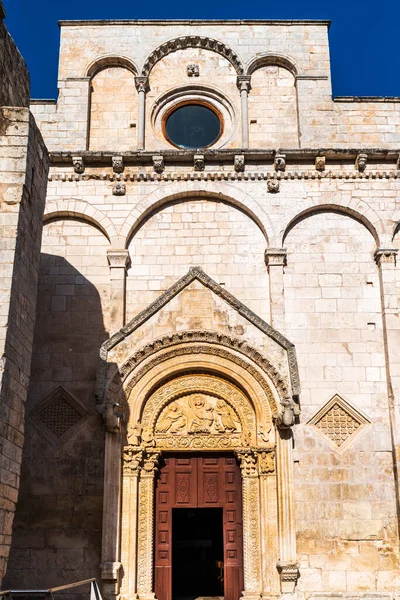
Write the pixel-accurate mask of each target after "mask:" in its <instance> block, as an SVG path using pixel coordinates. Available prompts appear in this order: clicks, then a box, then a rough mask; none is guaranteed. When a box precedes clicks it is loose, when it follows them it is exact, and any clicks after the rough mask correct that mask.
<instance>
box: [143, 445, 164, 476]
mask: <svg viewBox="0 0 400 600" xmlns="http://www.w3.org/2000/svg"><path fill="white" fill-rule="evenodd" d="M160 454H161V452H160V451H159V450H153V451H152V450H146V452H145V454H144V457H143V467H142V470H141V473H140V476H141V477H142V478H143V477H149V478H151V479H153V477H154V474H155V472H156V471H157V469H158V460H159V458H160Z"/></svg>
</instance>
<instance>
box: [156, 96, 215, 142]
mask: <svg viewBox="0 0 400 600" xmlns="http://www.w3.org/2000/svg"><path fill="white" fill-rule="evenodd" d="M165 133H166V135H167V138H168V139H169V141H170V142H171V143H172V144H174V145H175V146H179V147H180V148H189V149H193V150H196V149H198V148H205V147H206V146H211V144H214V142H216V141H217V139H218V138H219V136H220V135H221V133H222V125H221V119H220V117H219V116H218V114H217V113H216V112H215V111H214V110H212V109H211V108H208V106H204V105H203V104H184V105H183V106H179V107H178V108H176V109H175V110H174V111H172V112H171V113H169V115H168V116H167V118H166V121H165Z"/></svg>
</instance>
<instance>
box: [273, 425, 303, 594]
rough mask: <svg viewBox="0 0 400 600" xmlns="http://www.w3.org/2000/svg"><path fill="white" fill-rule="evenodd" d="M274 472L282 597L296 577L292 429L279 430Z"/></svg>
mask: <svg viewBox="0 0 400 600" xmlns="http://www.w3.org/2000/svg"><path fill="white" fill-rule="evenodd" d="M276 450H277V453H276V472H277V482H278V529H279V562H278V564H277V567H278V570H279V573H280V576H281V591H282V593H283V594H285V593H287V594H290V593H293V592H294V591H295V587H296V582H297V579H298V576H299V567H298V564H297V554H296V527H295V519H294V489H293V435H292V430H291V429H278V435H277V449H276Z"/></svg>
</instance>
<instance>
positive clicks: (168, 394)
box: [103, 355, 298, 600]
mask: <svg viewBox="0 0 400 600" xmlns="http://www.w3.org/2000/svg"><path fill="white" fill-rule="evenodd" d="M167 362H168V361H167ZM200 365H203V369H202V371H201V370H200ZM220 366H222V365H220ZM232 366H233V371H232V373H234V371H235V370H236V371H237V381H234V380H232V375H231V376H230V377H227V371H226V370H225V371H224V370H223V369H222V370H221V372H218V369H215V370H214V371H212V369H211V365H210V362H208V361H207V358H206V357H205V360H204V361H202V357H201V356H200V357H199V356H198V355H197V356H196V364H194V363H193V362H192V364H191V367H192V372H187V371H182V369H179V368H177V366H176V363H175V364H174V365H173V366H171V367H170V368H168V364H166V363H164V364H163V369H162V370H160V371H159V372H158V373H157V368H156V367H155V368H154V371H153V373H152V375H151V374H149V373H147V376H146V378H145V379H146V382H145V384H144V387H145V388H147V392H146V391H144V390H143V389H142V390H140V391H139V388H140V385H139V386H133V388H132V387H131V393H130V397H129V399H128V402H129V403H130V404H131V403H132V402H135V401H136V402H139V403H140V400H139V398H140V397H142V399H143V400H142V402H141V409H140V410H133V411H131V418H130V420H129V422H128V423H127V424H126V436H124V435H122V436H119V437H120V440H121V441H120V443H121V442H122V456H123V470H122V471H123V472H122V482H121V483H122V485H121V496H122V498H121V500H122V503H121V515H120V520H121V532H120V548H121V554H120V563H121V567H122V568H121V570H120V589H119V592H120V594H121V595H122V597H124V598H133V597H135V598H139V600H149V599H151V598H154V597H155V593H154V516H155V501H154V497H155V478H156V475H157V470H158V464H159V459H160V456H161V455H162V454H163V453H165V452H169V453H170V452H175V453H176V452H186V453H187V452H194V453H199V452H200V453H204V454H207V453H209V452H210V451H212V452H216V451H217V452H218V451H219V452H233V453H234V454H235V455H236V457H237V459H238V461H239V464H240V470H241V477H242V491H241V493H242V503H243V557H244V561H243V562H244V590H243V595H244V596H245V597H247V598H249V599H251V600H256V599H258V598H260V596H267V595H271V594H275V595H276V594H279V591H280V588H281V590H282V591H284V590H288V591H289V588H290V589H291V590H293V589H294V586H295V583H296V580H297V573H298V572H297V566H296V565H295V561H294V560H292V561H291V562H290V569H291V571H290V577H289V579H290V578H291V581H288V578H287V576H286V575H287V573H288V569H287V567H288V564H286V563H284V561H283V562H282V557H283V559H284V557H285V548H287V547H288V544H289V545H290V544H291V543H293V539H291V540H289V541H288V538H291V537H292V538H293V537H294V523H293V521H291V519H293V514H292V510H291V509H290V508H289V512H288V507H290V506H291V503H292V490H291V489H288V485H291V470H292V454H291V435H290V434H289V435H288V433H287V430H283V431H280V430H279V429H275V425H274V419H273V412H272V410H271V407H269V406H268V405H266V404H264V408H260V406H262V405H261V403H260V399H258V400H257V399H255V398H252V397H251V395H250V394H248V393H247V391H246V389H244V387H243V382H244V378H243V377H242V373H240V371H241V370H243V369H242V368H241V367H238V365H237V364H236V363H232ZM174 371H175V372H174ZM169 372H170V374H169V375H168V376H167V379H166V374H168V373H169ZM162 375H163V376H162ZM157 378H158V380H159V381H158V382H156V383H155V381H154V379H157ZM238 382H240V383H238ZM129 387H130V386H129V385H127V388H129ZM135 387H136V390H135ZM268 397H271V394H269V395H268V394H266V398H268ZM254 402H256V403H257V402H259V404H260V406H259V407H258V409H257V410H256V407H255V405H254ZM138 416H139V419H137V417H138ZM275 423H276V421H275ZM108 435H110V434H108ZM106 464H107V463H106ZM289 521H290V522H289ZM290 530H293V536H292V535H291V534H290ZM103 535H104V532H103ZM282 548H283V551H282ZM290 551H291V552H292V554H293V548H291V549H290ZM279 561H281V562H282V564H279V565H278V562H279ZM277 566H278V568H280V575H281V585H280V583H279V573H278V570H277Z"/></svg>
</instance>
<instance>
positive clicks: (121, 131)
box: [87, 56, 138, 151]
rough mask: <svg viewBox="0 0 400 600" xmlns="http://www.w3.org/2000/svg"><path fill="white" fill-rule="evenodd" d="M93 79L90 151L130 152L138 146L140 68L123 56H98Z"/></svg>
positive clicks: (91, 72)
mask: <svg viewBox="0 0 400 600" xmlns="http://www.w3.org/2000/svg"><path fill="white" fill-rule="evenodd" d="M87 73H88V76H89V77H90V78H91V81H90V103H89V106H90V108H89V139H88V148H89V150H115V151H127V150H132V149H134V148H135V147H136V120H137V105H138V98H137V92H136V86H135V75H136V74H137V69H136V66H135V65H134V63H133V62H132V61H131V60H130V59H128V58H126V57H121V56H104V57H101V58H98V59H96V61H94V62H93V63H92V64H91V65H89V67H88V69H87Z"/></svg>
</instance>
